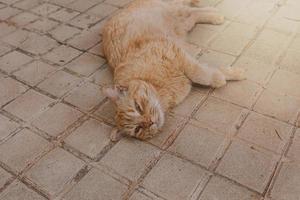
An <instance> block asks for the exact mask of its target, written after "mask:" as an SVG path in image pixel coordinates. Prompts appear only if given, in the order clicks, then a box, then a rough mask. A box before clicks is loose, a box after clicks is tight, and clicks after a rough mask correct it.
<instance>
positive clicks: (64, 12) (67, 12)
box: [49, 8, 80, 22]
mask: <svg viewBox="0 0 300 200" xmlns="http://www.w3.org/2000/svg"><path fill="white" fill-rule="evenodd" d="M79 14H80V13H79V12H77V11H75V10H72V9H69V8H63V9H61V10H58V11H57V12H55V13H52V14H51V15H50V16H49V17H50V18H53V19H56V20H58V21H62V22H67V21H69V20H71V19H72V18H74V17H75V16H77V15H79Z"/></svg>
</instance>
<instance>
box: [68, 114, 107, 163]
mask: <svg viewBox="0 0 300 200" xmlns="http://www.w3.org/2000/svg"><path fill="white" fill-rule="evenodd" d="M111 130H112V127H110V126H108V125H106V124H104V123H101V122H99V121H96V120H94V119H89V120H88V121H86V122H84V123H83V124H82V125H81V126H80V127H79V128H77V129H76V130H75V131H74V132H73V133H72V134H71V135H70V136H68V137H67V138H66V139H65V143H66V144H68V145H70V146H72V147H73V148H75V149H77V150H79V151H80V152H81V153H84V154H85V155H87V156H89V157H90V158H92V159H95V158H96V157H97V155H98V154H99V153H100V152H101V150H102V149H103V148H104V147H105V146H106V145H108V144H109V142H110V132H111Z"/></svg>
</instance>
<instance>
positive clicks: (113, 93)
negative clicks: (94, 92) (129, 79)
mask: <svg viewBox="0 0 300 200" xmlns="http://www.w3.org/2000/svg"><path fill="white" fill-rule="evenodd" d="M102 91H103V94H104V95H105V96H107V97H108V98H109V99H110V100H111V101H112V102H116V101H117V100H118V99H119V98H120V97H121V96H122V95H124V94H125V93H126V91H127V88H126V87H123V86H120V85H115V86H112V87H103V89H102Z"/></svg>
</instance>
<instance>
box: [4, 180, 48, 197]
mask: <svg viewBox="0 0 300 200" xmlns="http://www.w3.org/2000/svg"><path fill="white" fill-rule="evenodd" d="M0 199H1V200H46V198H44V197H43V196H41V195H39V194H37V193H36V192H35V191H33V190H31V189H30V188H29V187H27V186H26V185H24V184H23V183H21V182H20V181H15V182H13V183H12V184H11V185H10V186H9V187H8V188H7V189H6V190H5V191H4V192H3V193H1V194H0Z"/></svg>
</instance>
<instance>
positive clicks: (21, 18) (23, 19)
mask: <svg viewBox="0 0 300 200" xmlns="http://www.w3.org/2000/svg"><path fill="white" fill-rule="evenodd" d="M38 18H39V16H37V15H34V14H32V13H30V12H22V13H20V14H18V15H16V16H14V17H13V18H11V19H10V20H9V21H11V22H12V23H14V24H15V25H16V26H25V25H27V24H29V23H31V22H34V21H35V20H37V19H38Z"/></svg>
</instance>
